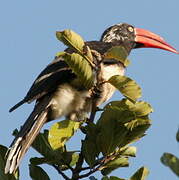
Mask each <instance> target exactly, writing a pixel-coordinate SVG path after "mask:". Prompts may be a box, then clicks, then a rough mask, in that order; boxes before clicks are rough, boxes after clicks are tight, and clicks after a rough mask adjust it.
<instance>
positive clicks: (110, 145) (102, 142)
mask: <svg viewBox="0 0 179 180" xmlns="http://www.w3.org/2000/svg"><path fill="white" fill-rule="evenodd" d="M135 118H136V116H135V114H134V113H133V112H131V111H129V110H128V109H126V108H123V107H122V106H121V107H116V106H109V105H108V106H107V107H105V111H104V112H103V113H102V114H101V117H100V119H99V120H98V122H97V127H98V129H99V134H98V136H96V137H97V144H98V146H99V149H100V151H101V152H102V153H103V154H104V155H107V154H109V153H111V152H113V151H114V150H115V149H116V148H117V147H121V144H124V140H125V137H126V135H127V133H128V129H127V127H126V126H125V123H127V122H131V120H133V119H135Z"/></svg>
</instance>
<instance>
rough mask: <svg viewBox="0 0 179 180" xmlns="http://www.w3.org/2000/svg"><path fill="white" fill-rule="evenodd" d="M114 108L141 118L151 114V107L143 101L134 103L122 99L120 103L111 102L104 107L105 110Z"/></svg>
mask: <svg viewBox="0 0 179 180" xmlns="http://www.w3.org/2000/svg"><path fill="white" fill-rule="evenodd" d="M111 106H115V107H118V108H123V109H127V110H129V111H132V112H133V113H135V115H136V117H143V116H147V115H149V114H150V113H151V112H153V109H152V107H151V105H150V104H149V103H147V102H145V101H137V102H135V103H133V102H131V101H129V100H128V99H123V100H121V101H112V102H110V103H109V104H107V105H106V106H105V108H108V107H111Z"/></svg>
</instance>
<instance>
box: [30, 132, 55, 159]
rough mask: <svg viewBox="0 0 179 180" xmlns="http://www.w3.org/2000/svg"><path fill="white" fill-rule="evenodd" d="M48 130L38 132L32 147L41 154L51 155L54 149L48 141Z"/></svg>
mask: <svg viewBox="0 0 179 180" xmlns="http://www.w3.org/2000/svg"><path fill="white" fill-rule="evenodd" d="M48 133H49V132H48V130H45V131H44V133H39V135H38V136H37V137H36V139H35V141H34V142H33V144H32V147H33V148H34V149H35V150H36V151H38V152H39V153H40V154H42V155H43V156H47V157H48V156H52V154H54V151H53V149H52V147H51V146H50V144H49V142H48V139H47V137H48Z"/></svg>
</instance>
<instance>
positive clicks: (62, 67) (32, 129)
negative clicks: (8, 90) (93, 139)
mask: <svg viewBox="0 0 179 180" xmlns="http://www.w3.org/2000/svg"><path fill="white" fill-rule="evenodd" d="M85 45H87V46H89V48H90V49H91V50H95V51H97V52H98V53H100V55H104V54H105V53H106V52H107V51H108V50H109V49H110V48H111V47H113V46H122V47H123V48H124V49H125V50H126V52H127V53H128V54H130V52H131V50H132V49H138V48H159V49H163V50H166V51H170V52H173V53H176V54H179V52H178V51H177V50H176V49H174V48H173V47H172V46H170V45H169V44H168V43H166V41H165V40H164V39H163V38H162V37H160V36H159V35H157V34H155V33H152V32H150V31H148V30H145V29H141V28H136V27H134V26H133V25H130V24H127V23H118V24H115V25H112V26H110V27H108V28H107V29H106V30H105V31H104V32H103V33H102V35H101V38H100V40H98V41H87V42H85ZM66 51H67V52H73V51H72V50H71V49H70V48H68V49H66ZM102 64H103V67H104V68H103V70H102V72H101V77H102V79H103V80H104V81H107V80H108V79H109V78H110V77H112V76H114V75H121V76H123V75H124V74H125V65H124V64H123V63H121V62H119V61H117V60H115V59H103V61H102ZM76 79H77V75H76V74H75V73H74V72H73V71H72V70H71V69H70V67H69V66H68V65H67V63H66V62H65V61H64V59H63V57H56V58H55V59H54V60H53V61H52V62H51V63H50V64H49V65H47V67H46V68H45V69H44V70H43V71H42V72H41V73H40V74H39V76H38V77H37V78H36V80H35V81H34V83H33V84H32V86H31V88H30V89H29V91H28V92H27V94H26V96H25V97H24V98H23V99H22V100H21V101H20V102H19V103H17V104H16V105H15V106H13V107H12V108H11V109H10V110H9V111H10V112H12V111H14V110H15V109H17V108H18V107H19V106H21V105H22V104H24V103H31V102H32V101H36V103H35V106H34V109H33V111H32V112H31V114H30V115H29V117H28V118H27V120H26V121H25V123H24V125H23V126H22V127H21V128H20V131H19V132H18V134H17V136H16V137H15V139H14V140H13V142H12V143H11V145H10V147H9V150H8V151H7V155H6V165H5V173H6V174H7V173H10V174H12V173H14V172H15V171H16V170H17V168H18V167H19V165H20V162H21V160H22V158H23V157H24V155H25V153H26V152H27V150H28V149H29V148H30V146H31V144H32V143H33V141H34V140H35V138H36V137H37V135H38V133H39V132H40V129H41V128H42V126H43V125H44V124H45V123H47V122H49V121H51V120H55V119H58V118H61V117H63V116H64V117H66V118H67V119H70V120H74V121H78V120H82V118H84V116H86V115H88V114H89V112H90V111H91V108H92V100H91V99H92V98H91V96H92V95H91V91H90V90H89V89H86V88H85V87H81V85H78V84H77V83H75V82H76V81H75V80H76ZM115 90H116V89H115V87H114V86H112V85H111V84H109V83H104V84H103V85H102V90H101V91H100V95H99V97H98V99H97V106H100V105H101V104H102V103H104V102H106V101H107V100H109V99H110V98H111V96H112V95H113V93H114V92H115Z"/></svg>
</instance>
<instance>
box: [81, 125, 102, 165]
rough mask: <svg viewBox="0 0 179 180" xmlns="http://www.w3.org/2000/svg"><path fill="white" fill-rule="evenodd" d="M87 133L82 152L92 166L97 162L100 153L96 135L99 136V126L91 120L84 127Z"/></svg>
mask: <svg viewBox="0 0 179 180" xmlns="http://www.w3.org/2000/svg"><path fill="white" fill-rule="evenodd" d="M83 131H84V132H85V134H86V138H85V140H83V141H82V153H83V156H84V158H85V161H86V162H87V164H88V165H89V166H90V167H92V166H93V165H94V164H95V162H96V157H97V156H98V154H99V150H98V146H97V143H96V137H97V136H98V129H97V126H96V125H95V124H94V123H92V122H90V123H88V125H87V126H85V127H84V128H83Z"/></svg>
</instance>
